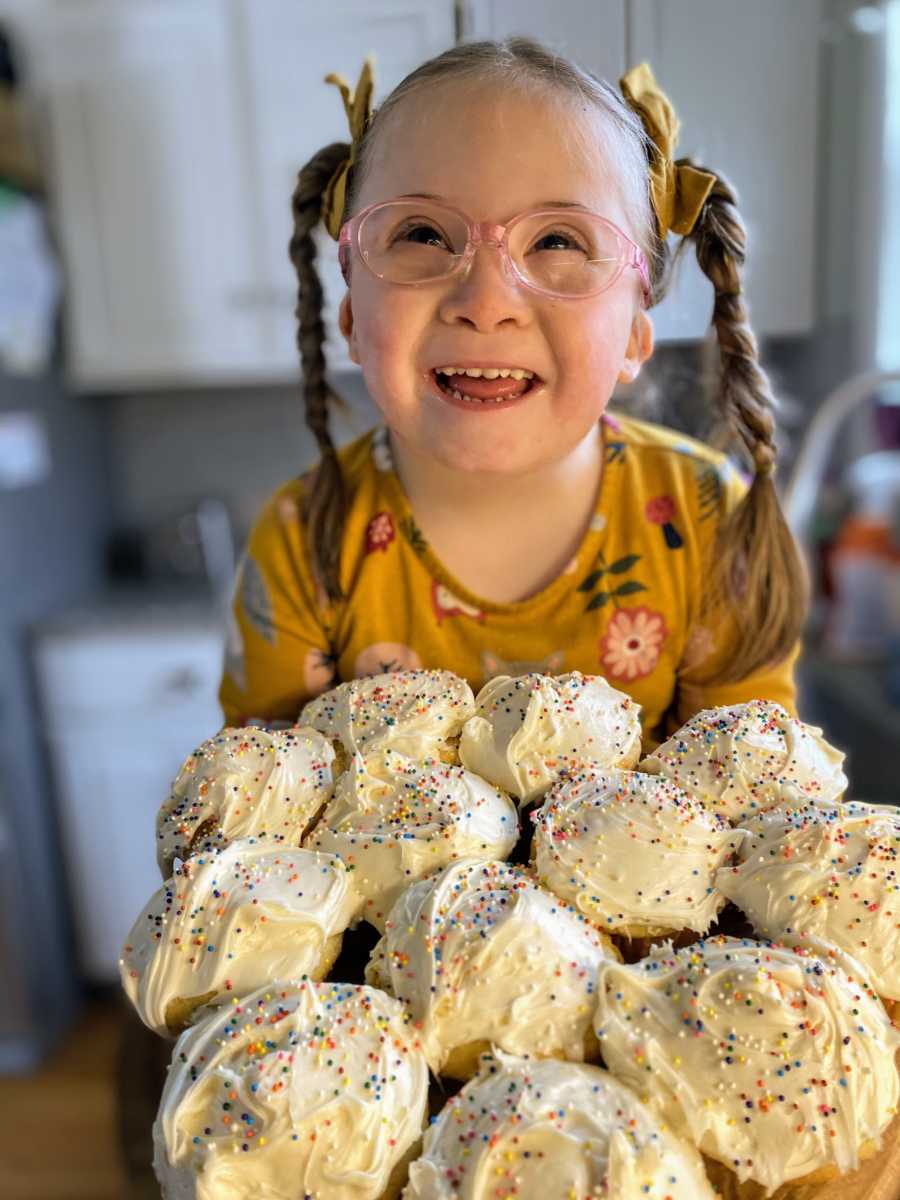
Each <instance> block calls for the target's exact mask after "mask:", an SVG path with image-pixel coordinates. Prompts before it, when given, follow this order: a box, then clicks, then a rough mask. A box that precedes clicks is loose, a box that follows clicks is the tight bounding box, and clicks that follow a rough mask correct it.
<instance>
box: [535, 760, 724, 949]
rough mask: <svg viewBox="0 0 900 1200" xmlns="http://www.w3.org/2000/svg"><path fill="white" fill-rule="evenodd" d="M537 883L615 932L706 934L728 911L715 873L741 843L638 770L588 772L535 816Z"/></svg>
mask: <svg viewBox="0 0 900 1200" xmlns="http://www.w3.org/2000/svg"><path fill="white" fill-rule="evenodd" d="M532 820H533V821H534V824H535V830H534V844H535V866H536V870H537V874H538V878H539V879H540V881H541V882H542V883H544V884H546V885H547V887H549V888H550V889H551V890H552V891H554V892H555V893H556V894H557V896H562V897H563V899H565V900H568V901H569V902H570V903H571V904H574V905H575V907H576V908H577V909H578V910H579V911H580V912H583V913H584V914H585V916H587V917H589V918H590V919H591V920H592V921H594V922H596V923H597V924H598V925H600V927H601V928H603V929H606V930H608V931H609V932H615V931H617V930H623V929H629V928H634V927H642V928H646V929H648V930H649V931H650V932H651V933H664V932H666V931H668V930H673V931H674V930H681V929H693V930H696V931H697V932H699V933H704V932H705V931H706V930H707V929H708V928H709V926H710V924H711V922H712V921H713V920H714V918H715V916H716V913H717V912H718V911H719V909H720V908H721V907H722V905H723V904H724V897H723V896H722V895H721V894H720V893H719V891H718V890H717V889H716V886H715V873H716V870H717V869H718V868H719V867H720V866H722V865H723V863H725V862H726V860H727V859H728V858H729V857H730V855H731V854H732V852H733V850H734V847H735V845H736V844H737V843H738V842H739V841H740V840H741V835H740V834H738V833H736V831H735V830H733V829H732V828H731V826H730V825H729V824H728V822H727V821H726V820H725V819H724V818H723V817H720V816H718V815H717V814H715V813H711V812H709V811H708V810H707V809H705V808H704V807H703V805H702V804H700V802H699V801H697V800H693V799H692V798H691V797H690V796H688V795H686V794H685V793H684V792H683V791H681V789H680V788H677V787H675V785H674V784H672V783H669V782H668V780H666V779H663V778H661V777H660V776H658V775H644V774H642V773H640V772H638V771H617V770H609V771H586V772H583V773H582V774H580V775H578V776H576V777H575V778H574V779H571V780H566V781H564V782H562V783H560V784H558V785H557V786H556V787H555V788H554V789H553V790H552V791H551V792H550V793H549V795H548V796H547V798H546V800H545V801H544V803H543V805H542V806H541V807H540V808H539V809H537V810H536V811H535V812H534V813H532Z"/></svg>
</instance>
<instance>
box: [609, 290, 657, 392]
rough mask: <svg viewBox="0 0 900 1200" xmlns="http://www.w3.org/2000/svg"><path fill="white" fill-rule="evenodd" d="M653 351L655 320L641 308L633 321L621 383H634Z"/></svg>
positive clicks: (623, 361) (621, 372) (621, 373)
mask: <svg viewBox="0 0 900 1200" xmlns="http://www.w3.org/2000/svg"><path fill="white" fill-rule="evenodd" d="M652 353H653V322H652V321H651V320H650V318H649V317H648V316H647V313H646V312H645V311H644V309H642V308H641V309H639V310H638V311H637V312H636V313H635V316H634V320H633V321H632V322H631V334H630V335H629V338H628V345H627V347H626V348H625V357H624V358H623V360H622V368H621V370H620V371H619V375H618V381H619V383H633V382H634V381H635V379H637V377H638V373H639V371H640V369H641V367H642V365H643V364H644V363H645V362H646V361H647V359H648V358H649V357H650V355H651V354H652Z"/></svg>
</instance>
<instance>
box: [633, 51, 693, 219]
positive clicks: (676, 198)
mask: <svg viewBox="0 0 900 1200" xmlns="http://www.w3.org/2000/svg"><path fill="white" fill-rule="evenodd" d="M619 86H620V87H621V89H622V94H623V96H624V97H625V100H626V102H627V103H628V105H629V107H630V108H633V109H634V111H635V112H636V113H637V114H638V116H639V117H640V118H641V121H642V122H643V125H644V129H645V130H646V131H647V133H648V134H649V136H650V137H651V138H652V140H653V147H654V148H653V151H652V153H651V158H650V193H651V196H652V198H653V209H654V211H655V213H656V220H657V222H658V225H659V236H660V237H661V238H662V239H663V240H665V237H666V234H667V233H668V232H669V230H670V229H671V230H672V232H673V233H677V234H680V235H681V236H682V237H686V236H687V235H688V234H689V233H690V232H691V231H692V230H693V228H694V226H695V225H696V223H697V218H698V217H699V216H700V210H701V209H702V208H703V205H704V204H705V203H706V200H707V197H708V196H709V193H710V192H711V191H712V188H713V184H714V183H715V182H716V177H715V175H712V174H710V172H709V171H701V170H700V169H699V167H691V166H689V165H688V164H687V163H676V162H673V160H672V151H673V150H674V149H675V146H676V144H677V142H678V130H679V129H680V127H681V123H680V122H679V120H678V117H677V116H676V115H675V109H674V108H673V107H672V105H671V103H670V102H669V99H668V97H667V96H666V95H665V93H664V92H662V91H660V89H659V87H658V86H657V83H656V80H655V79H654V77H653V72H652V70H651V69H650V66H649V64H648V63H645V62H644V63H641V64H640V66H637V67H632V69H631V70H630V71H628V72H627V73H626V74H625V75H623V76H622V78H621V80H620V81H619Z"/></svg>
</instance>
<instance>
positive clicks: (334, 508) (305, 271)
mask: <svg viewBox="0 0 900 1200" xmlns="http://www.w3.org/2000/svg"><path fill="white" fill-rule="evenodd" d="M348 150H349V147H348V146H347V144H346V143H343V142H333V143H332V144H331V145H330V146H326V147H325V148H324V149H323V150H320V151H319V152H318V153H317V154H315V155H313V157H312V158H311V159H310V160H309V162H308V163H306V165H305V166H304V167H302V168H301V170H300V173H299V175H298V177H297V186H296V187H295V189H294V195H293V198H292V201H291V209H292V212H293V215H294V229H293V233H292V235H291V240H290V242H289V245H288V252H289V254H290V256H291V262H292V263H293V264H294V269H295V270H296V272H297V307H296V309H295V314H296V317H297V346H298V348H299V350H300V360H301V363H302V366H303V404H304V409H305V417H306V424H307V426H308V427H309V429H310V430H311V431H312V433H313V435H314V436H315V439H316V442H317V444H318V447H319V456H320V457H319V465H318V468H317V469H316V472H315V476H314V478H313V482H312V487H311V489H310V492H309V494H308V497H307V501H306V509H305V512H304V519H305V521H306V527H307V531H308V532H307V536H308V538H309V545H310V550H311V554H312V562H313V567H314V570H315V572H316V574H317V576H318V578H319V580H320V582H321V584H322V586H323V587H324V589H325V592H326V594H327V595H328V598H329V599H330V600H339V599H340V598H341V595H342V593H341V585H340V554H341V540H342V536H343V532H344V521H345V519H346V513H347V495H346V488H345V486H344V480H343V476H342V475H341V467H340V463H339V462H338V456H337V451H336V449H335V446H334V442H333V441H332V439H331V431H330V429H329V425H328V408H329V404H330V403H332V402H333V403H336V404H340V403H342V401H341V398H340V397H339V396H338V395H337V394H336V393H335V392H334V391H333V390H332V389H331V387H330V386H329V384H328V382H327V380H326V378H325V351H324V348H323V347H324V341H325V323H324V321H323V320H322V299H323V291H322V282H321V280H320V279H319V273H318V271H317V270H316V244H315V241H314V240H313V236H312V235H313V230H314V229H315V227H316V225H317V224H318V222H319V219H320V215H321V206H322V195H323V193H324V191H325V187H326V185H327V184H328V181H329V180H330V179H331V177H332V176H333V174H334V172H335V170H336V169H337V167H338V166H339V165H340V163H341V162H343V161H344V160H345V159H346V157H347V153H348Z"/></svg>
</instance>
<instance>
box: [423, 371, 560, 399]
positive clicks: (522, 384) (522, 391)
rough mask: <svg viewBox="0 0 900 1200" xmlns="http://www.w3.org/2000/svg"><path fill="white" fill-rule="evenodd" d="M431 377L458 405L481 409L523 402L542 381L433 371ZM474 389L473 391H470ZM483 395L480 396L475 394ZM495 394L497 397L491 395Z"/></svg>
mask: <svg viewBox="0 0 900 1200" xmlns="http://www.w3.org/2000/svg"><path fill="white" fill-rule="evenodd" d="M431 375H432V377H433V379H434V380H435V382H436V383H437V386H438V387H439V388H440V390H441V391H442V392H443V393H444V395H445V396H449V397H450V398H451V399H453V400H455V401H457V403H463V404H471V405H476V406H479V407H499V406H501V405H509V404H511V403H512V402H513V401H515V400H521V399H522V397H523V396H527V395H528V393H529V392H531V391H533V390H534V389H535V388H536V387H538V386H540V383H541V381H540V379H538V378H537V376H535V378H534V379H521V380H518V379H513V378H511V377H510V378H508V379H503V378H498V379H491V380H489V379H486V378H473V377H472V376H469V375H444V374H442V373H441V372H440V371H437V370H433V371H432V372H431ZM470 388H471V389H472V390H471V391H470V390H469V389H470ZM473 392H474V393H482V394H480V395H478V394H473ZM491 392H494V393H496V394H495V395H491V394H489V393H491Z"/></svg>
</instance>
